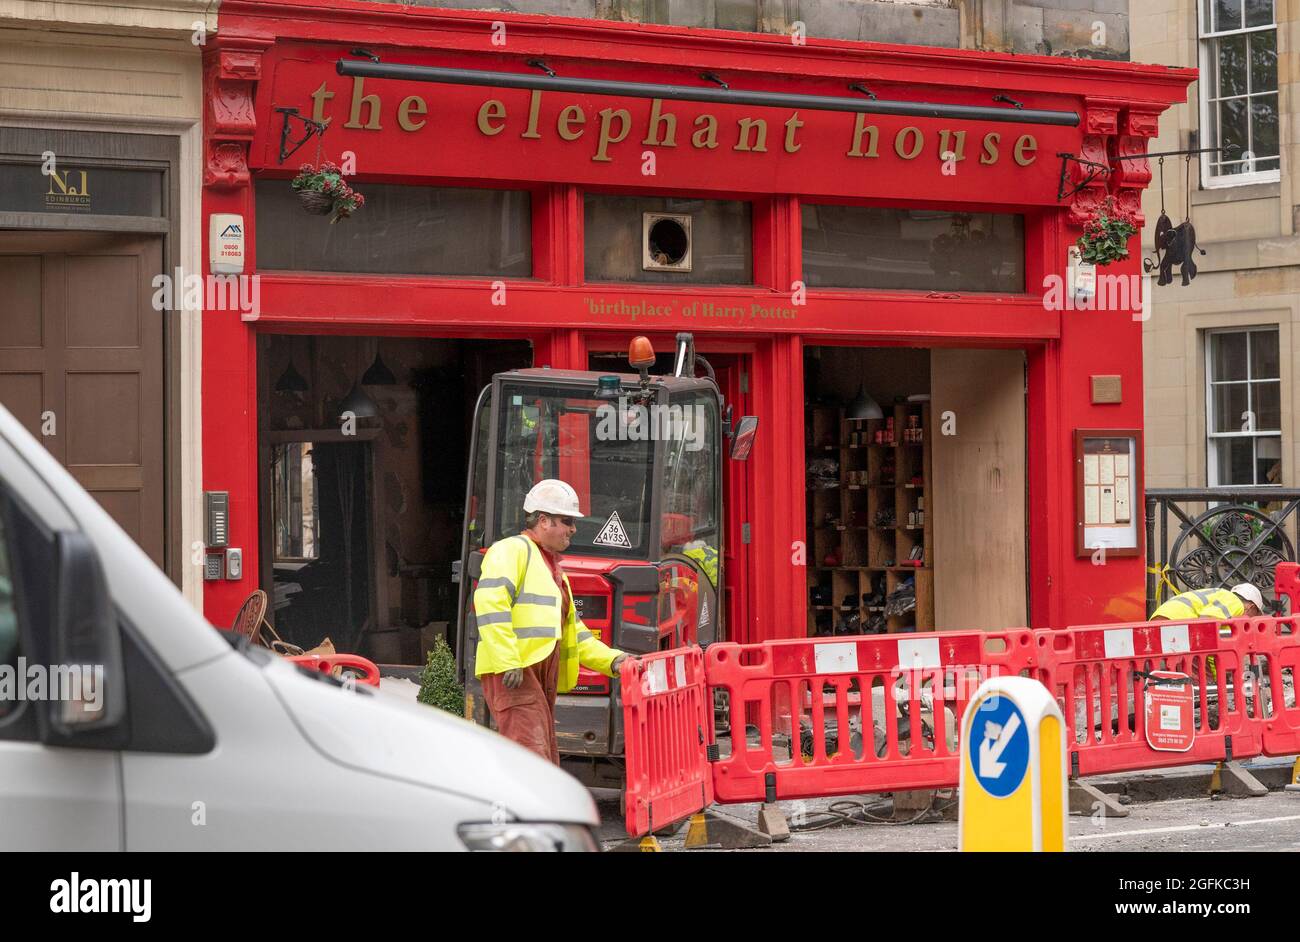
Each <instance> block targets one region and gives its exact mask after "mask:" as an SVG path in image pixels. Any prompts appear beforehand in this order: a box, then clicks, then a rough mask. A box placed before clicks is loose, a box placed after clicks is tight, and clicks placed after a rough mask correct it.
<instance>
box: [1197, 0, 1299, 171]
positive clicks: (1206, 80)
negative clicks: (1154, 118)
mask: <svg viewBox="0 0 1300 942" xmlns="http://www.w3.org/2000/svg"><path fill="white" fill-rule="evenodd" d="M1198 9H1199V16H1198V23H1199V27H1200V68H1201V81H1199V82H1198V83H1197V86H1198V88H1199V89H1200V92H1199V94H1200V99H1201V100H1200V106H1201V128H1202V130H1203V131H1204V144H1203V145H1202V146H1204V147H1217V148H1222V150H1219V151H1215V152H1210V153H1204V154H1201V179H1202V181H1203V182H1204V184H1205V185H1206V186H1211V187H1213V186H1232V185H1235V184H1240V183H1265V182H1269V181H1272V180H1277V179H1279V173H1280V170H1281V159H1282V158H1281V156H1280V155H1281V148H1280V144H1281V135H1280V132H1279V124H1278V68H1277V58H1278V57H1277V19H1276V15H1275V11H1274V9H1273V0H1201V3H1200V4H1199V5H1198Z"/></svg>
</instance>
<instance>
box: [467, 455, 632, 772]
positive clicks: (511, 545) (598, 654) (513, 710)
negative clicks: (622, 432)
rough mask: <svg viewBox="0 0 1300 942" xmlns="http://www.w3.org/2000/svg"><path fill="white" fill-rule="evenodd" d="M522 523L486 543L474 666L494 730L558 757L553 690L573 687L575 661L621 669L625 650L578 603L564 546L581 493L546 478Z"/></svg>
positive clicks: (530, 497) (613, 671) (610, 671)
mask: <svg viewBox="0 0 1300 942" xmlns="http://www.w3.org/2000/svg"><path fill="white" fill-rule="evenodd" d="M524 513H525V514H526V515H527V516H526V517H525V518H524V531H523V533H520V534H519V535H517V536H510V537H505V538H504V539H501V540H498V541H497V542H496V543H494V544H492V546H491V547H489V548H488V551H487V555H486V556H484V558H483V571H482V574H481V575H480V577H479V580H478V585H477V586H476V587H475V589H474V615H475V621H476V623H477V625H478V635H479V640H478V647H477V649H476V654H475V665H474V673H475V674H476V675H477V676H478V677H479V678H480V680H481V682H482V684H483V695H484V698H485V699H486V700H487V705H488V709H490V710H491V711H492V715H493V716H494V717H495V718H496V724H497V730H498V731H499V732H500V733H501V734H502V735H504V736H506V737H508V738H510V739H513V740H514V741H515V742H517V743H519V745H521V746H524V747H525V748H527V749H531V750H532V751H533V752H536V753H538V754H539V755H541V756H543V757H544V758H547V759H550V760H551V761H552V762H554V763H555V764H556V765H558V764H559V762H560V751H559V745H558V743H557V742H556V738H555V697H556V694H557V693H564V692H567V691H569V690H571V689H573V686H574V684H576V683H577V681H578V666H579V665H581V666H583V667H586V668H588V669H589V670H595V671H599V672H600V673H602V674H605V675H606V676H609V677H617V676H618V674H619V671H620V670H621V669H622V665H623V661H624V659H625V658H626V657H627V655H626V654H624V653H623V652H622V651H616V650H614V649H613V648H609V647H607V646H605V645H604V644H602V643H601V642H600V640H599V639H597V638H596V636H595V635H593V634H592V632H591V631H590V630H589V629H588V628H587V626H586V625H584V624H583V623H582V619H580V618H579V617H578V615H577V610H576V608H575V606H574V604H573V590H572V589H571V588H570V586H569V579H568V577H567V576H566V575H565V574H564V572H563V570H561V569H560V554H561V553H562V552H564V550H566V549H568V548H569V541H570V540H571V539H573V534H574V533H575V532H576V530H577V526H576V524H575V522H574V521H575V519H577V518H579V517H581V516H582V513H581V512H580V511H579V509H578V495H577V493H575V492H574V490H573V488H572V487H570V486H569V485H568V484H566V483H564V482H563V481H557V480H554V479H547V480H545V481H539V482H537V484H535V485H534V486H533V488H532V490H530V491H529V492H528V494H527V495H526V496H525V497H524Z"/></svg>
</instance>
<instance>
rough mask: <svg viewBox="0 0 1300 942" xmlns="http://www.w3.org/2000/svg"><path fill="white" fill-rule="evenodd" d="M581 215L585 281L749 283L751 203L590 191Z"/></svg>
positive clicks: (751, 278)
mask: <svg viewBox="0 0 1300 942" xmlns="http://www.w3.org/2000/svg"><path fill="white" fill-rule="evenodd" d="M583 218H584V225H583V229H584V252H585V256H586V261H585V272H586V279H587V281H589V282H594V281H635V282H649V283H653V284H687V285H748V284H753V283H754V246H753V241H754V233H753V222H752V219H751V208H750V204H749V203H743V202H738V201H734V200H689V199H674V198H671V197H659V196H609V195H604V194H599V193H588V194H587V195H586V198H585V200H584V206H583Z"/></svg>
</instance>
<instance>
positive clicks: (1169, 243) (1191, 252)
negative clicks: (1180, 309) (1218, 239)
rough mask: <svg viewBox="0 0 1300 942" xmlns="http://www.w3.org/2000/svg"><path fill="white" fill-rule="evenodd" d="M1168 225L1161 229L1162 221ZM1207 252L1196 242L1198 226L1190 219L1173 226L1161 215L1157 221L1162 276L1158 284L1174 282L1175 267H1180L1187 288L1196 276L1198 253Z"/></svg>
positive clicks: (1157, 250)
mask: <svg viewBox="0 0 1300 942" xmlns="http://www.w3.org/2000/svg"><path fill="white" fill-rule="evenodd" d="M1161 222H1163V223H1164V224H1165V226H1166V228H1165V230H1164V232H1163V233H1162V232H1161V230H1160V223H1161ZM1198 252H1199V253H1200V254H1202V255H1204V254H1205V249H1203V248H1201V247H1200V246H1198V245H1197V244H1196V227H1195V226H1193V225H1192V222H1191V220H1190V219H1184V220H1183V221H1182V222H1181V223H1180V224H1179V225H1177V226H1171V225H1170V224H1169V220H1168V219H1167V218H1165V217H1163V216H1162V217H1161V218H1160V221H1159V222H1157V223H1156V255H1157V258H1158V259H1159V263H1160V277H1159V278H1157V279H1156V284H1158V285H1167V284H1170V283H1171V282H1173V280H1174V274H1173V269H1174V266H1175V265H1178V266H1180V267H1179V270H1178V271H1179V274H1180V275H1182V279H1183V287H1184V288H1186V287H1187V286H1188V285H1189V284H1191V281H1192V279H1193V278H1195V277H1196V253H1198Z"/></svg>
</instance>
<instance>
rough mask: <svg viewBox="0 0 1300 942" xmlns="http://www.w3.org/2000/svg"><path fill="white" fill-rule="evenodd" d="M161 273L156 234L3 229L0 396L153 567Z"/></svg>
mask: <svg viewBox="0 0 1300 942" xmlns="http://www.w3.org/2000/svg"><path fill="white" fill-rule="evenodd" d="M161 271H162V240H161V238H159V237H157V236H136V235H118V234H108V233H91V232H67V233H64V232H57V233H56V232H0V298H3V302H2V303H0V308H2V309H3V316H0V403H3V405H4V406H5V408H7V409H8V410H9V411H10V412H12V413H13V414H14V415H15V416H16V417H17V418H18V420H19V421H21V422H22V423H23V424H24V425H25V426H26V427H27V429H28V430H29V431H30V432H31V433H32V434H33V435H35V436H36V437H37V438H38V439H40V440H41V441H42V442H44V443H45V447H46V448H48V449H49V450H50V452H51V454H53V455H54V456H55V457H56V458H58V459H59V461H60V462H62V463H63V465H64V466H65V467H66V468H67V469H68V470H69V471H70V472H72V475H73V477H75V478H76V479H77V481H79V482H80V483H81V485H82V486H83V487H84V488H86V490H88V491H89V492H90V493H91V494H93V495H94V496H95V498H96V499H97V500H98V501H99V502H100V504H102V505H103V507H104V508H105V509H106V510H107V511H108V512H109V513H110V514H112V516H113V519H115V520H116V521H117V522H118V523H119V524H120V525H121V526H122V528H123V529H124V530H126V532H127V533H129V534H130V535H131V536H132V537H133V538H134V539H135V541H136V542H137V543H139V544H140V546H141V547H142V548H143V549H144V550H145V552H147V553H148V554H149V555H150V556H151V557H152V558H153V560H154V562H156V563H157V564H158V565H159V566H162V565H163V547H164V542H165V540H164V527H165V519H164V493H163V487H164V483H163V482H164V475H163V438H164V424H163V325H162V318H163V317H164V314H163V313H161V312H158V311H155V310H154V309H153V305H152V299H153V295H154V289H153V287H152V280H153V278H154V276H155V275H157V274H158V273H159V272H161ZM177 287H178V288H179V287H180V286H177Z"/></svg>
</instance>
